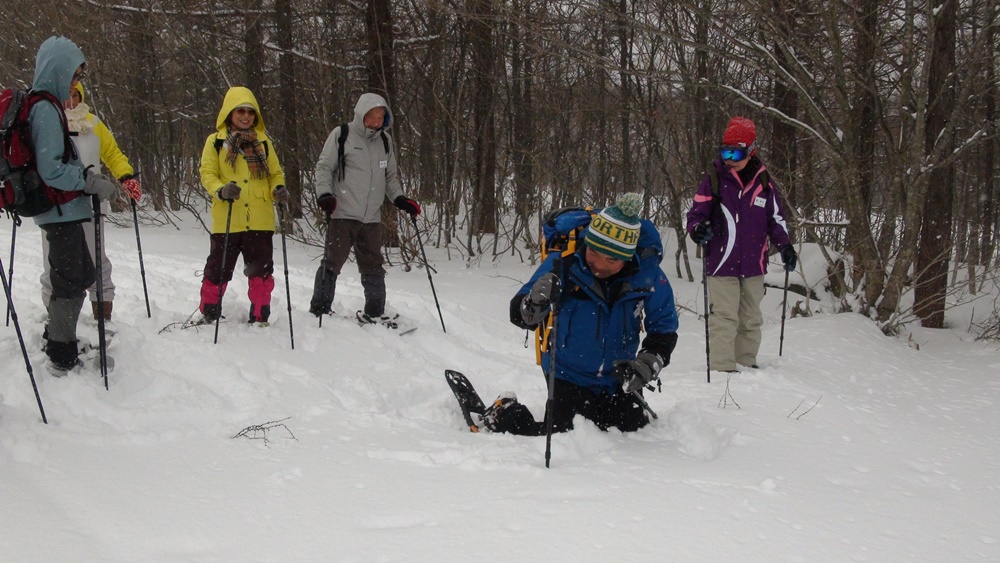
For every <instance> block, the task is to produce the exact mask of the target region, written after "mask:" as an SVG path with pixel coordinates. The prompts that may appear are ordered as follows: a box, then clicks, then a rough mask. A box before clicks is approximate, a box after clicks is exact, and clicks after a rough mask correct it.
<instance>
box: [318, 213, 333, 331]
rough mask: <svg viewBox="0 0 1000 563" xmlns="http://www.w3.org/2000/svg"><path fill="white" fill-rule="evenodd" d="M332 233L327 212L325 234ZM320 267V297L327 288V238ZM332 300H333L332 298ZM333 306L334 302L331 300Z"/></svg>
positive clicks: (320, 325)
mask: <svg viewBox="0 0 1000 563" xmlns="http://www.w3.org/2000/svg"><path fill="white" fill-rule="evenodd" d="M329 235H330V214H329V213H327V214H326V233H325V234H324V235H323V236H324V237H327V236H329ZM319 267H320V268H322V269H323V271H322V272H321V273H320V275H319V294H320V297H322V296H323V290H324V289H325V288H326V238H324V239H323V257H322V258H320V259H319ZM331 301H332V300H331ZM330 305H331V306H332V305H333V303H332V302H331V303H330ZM319 328H323V313H320V314H319Z"/></svg>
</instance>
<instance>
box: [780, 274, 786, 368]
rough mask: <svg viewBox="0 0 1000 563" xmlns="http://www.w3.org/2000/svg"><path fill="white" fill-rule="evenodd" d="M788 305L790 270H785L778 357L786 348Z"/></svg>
mask: <svg viewBox="0 0 1000 563" xmlns="http://www.w3.org/2000/svg"><path fill="white" fill-rule="evenodd" d="M786 305H788V270H785V290H784V294H783V295H782V297H781V338H780V339H779V340H778V356H781V352H782V350H783V349H784V348H785V306H786Z"/></svg>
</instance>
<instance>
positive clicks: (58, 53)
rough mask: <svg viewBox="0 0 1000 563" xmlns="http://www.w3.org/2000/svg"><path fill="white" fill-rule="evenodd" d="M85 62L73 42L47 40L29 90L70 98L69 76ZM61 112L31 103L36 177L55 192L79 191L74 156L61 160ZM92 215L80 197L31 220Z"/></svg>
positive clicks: (77, 161) (65, 220)
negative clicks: (36, 168)
mask: <svg viewBox="0 0 1000 563" xmlns="http://www.w3.org/2000/svg"><path fill="white" fill-rule="evenodd" d="M85 62H86V61H85V60H84V58H83V51H81V50H80V48H79V47H77V46H76V44H75V43H73V42H72V41H70V40H69V39H66V38H65V37H49V38H48V39H46V40H45V42H44V43H42V46H41V47H39V49H38V56H37V57H36V58H35V80H34V82H33V83H32V85H31V88H32V89H33V90H38V91H45V92H48V93H50V94H52V95H53V96H55V97H56V99H57V100H65V99H67V98H69V96H70V84H71V83H72V82H73V74H75V73H76V69H77V68H79V66H80V65H82V64H84V63H85ZM62 111H63V109H62V107H56V106H55V105H53V104H50V103H48V102H44V101H43V102H39V103H37V104H35V106H34V107H32V108H31V113H30V114H28V121H29V123H30V125H31V142H32V143H33V146H34V148H35V159H36V161H37V166H38V175H39V176H40V177H41V178H42V181H43V182H45V183H46V184H48V185H49V186H52V187H53V188H56V189H58V190H64V191H82V190H83V188H84V186H86V181H85V180H84V171H83V164H82V163H81V162H80V159H79V157H78V156H77V155H75V154H74V155H73V157H72V158H71V159H70V161H69V162H68V163H64V162H63V161H62V157H63V152H64V148H65V147H64V146H63V133H62V125H61V124H60V118H59V114H60V113H62ZM60 211H61V212H62V214H61V215H60ZM93 214H94V213H93V208H92V207H91V201H90V198H89V197H87V196H82V197H78V198H76V199H74V200H72V201H70V202H68V203H64V204H63V205H61V206H59V208H52V209H50V210H49V211H46V212H45V213H42V214H41V215H38V216H37V217H34V220H35V223H36V224H38V225H45V224H48V223H69V222H72V221H84V220H87V219H90V218H91V217H92V216H93Z"/></svg>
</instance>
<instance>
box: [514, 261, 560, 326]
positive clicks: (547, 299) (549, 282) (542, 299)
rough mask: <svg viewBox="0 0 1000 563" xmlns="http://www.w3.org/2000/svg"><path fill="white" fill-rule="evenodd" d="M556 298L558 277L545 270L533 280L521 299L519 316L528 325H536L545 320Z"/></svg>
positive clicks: (557, 297) (557, 296)
mask: <svg viewBox="0 0 1000 563" xmlns="http://www.w3.org/2000/svg"><path fill="white" fill-rule="evenodd" d="M556 299H559V278H558V277H557V276H556V275H555V274H553V273H552V272H547V273H545V274H543V275H542V276H541V277H540V278H538V279H537V280H535V283H534V285H532V286H531V290H530V291H529V292H528V296H527V297H525V298H524V300H522V301H521V318H522V319H524V322H525V323H526V324H528V325H532V326H534V325H538V324H539V323H541V322H542V321H544V320H545V316H546V315H548V313H549V307H550V306H551V305H552V302H553V301H555V300H556Z"/></svg>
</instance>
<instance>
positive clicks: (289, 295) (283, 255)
mask: <svg viewBox="0 0 1000 563" xmlns="http://www.w3.org/2000/svg"><path fill="white" fill-rule="evenodd" d="M278 213H279V214H280V217H281V221H280V224H279V226H280V227H281V260H282V262H284V265H285V301H286V302H287V303H288V338H290V339H291V341H292V350H294V349H295V330H294V329H293V328H292V290H291V288H290V287H289V285H288V250H287V249H286V248H285V204H283V203H282V204H278Z"/></svg>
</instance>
